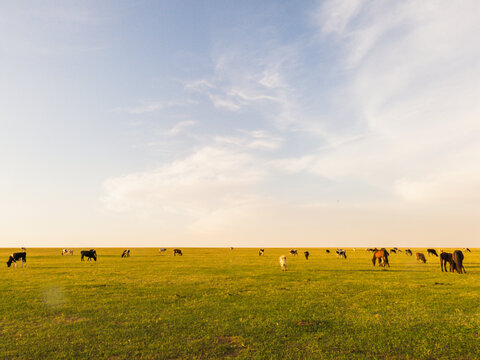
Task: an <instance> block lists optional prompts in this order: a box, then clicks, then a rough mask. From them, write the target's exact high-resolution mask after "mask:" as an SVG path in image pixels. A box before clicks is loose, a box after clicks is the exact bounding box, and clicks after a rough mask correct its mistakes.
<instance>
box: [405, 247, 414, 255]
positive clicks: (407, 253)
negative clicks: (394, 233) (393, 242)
mask: <svg viewBox="0 0 480 360" xmlns="http://www.w3.org/2000/svg"><path fill="white" fill-rule="evenodd" d="M405 255H410V256H413V254H412V250H410V249H407V250H405Z"/></svg>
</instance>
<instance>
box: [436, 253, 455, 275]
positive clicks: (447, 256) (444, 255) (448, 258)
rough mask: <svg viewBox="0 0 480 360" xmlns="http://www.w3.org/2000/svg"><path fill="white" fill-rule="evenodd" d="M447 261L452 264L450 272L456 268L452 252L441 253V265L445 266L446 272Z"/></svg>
mask: <svg viewBox="0 0 480 360" xmlns="http://www.w3.org/2000/svg"><path fill="white" fill-rule="evenodd" d="M447 262H448V264H449V265H450V272H453V271H454V270H455V267H456V266H455V262H454V261H453V255H452V254H451V253H446V252H442V253H441V254H440V267H441V268H442V272H443V268H445V272H447Z"/></svg>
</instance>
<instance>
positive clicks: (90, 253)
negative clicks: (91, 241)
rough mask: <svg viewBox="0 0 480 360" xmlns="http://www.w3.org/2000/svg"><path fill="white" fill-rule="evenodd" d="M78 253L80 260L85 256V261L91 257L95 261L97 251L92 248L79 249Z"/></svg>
mask: <svg viewBox="0 0 480 360" xmlns="http://www.w3.org/2000/svg"><path fill="white" fill-rule="evenodd" d="M80 255H82V258H81V259H80V260H82V261H83V258H84V257H85V256H86V257H87V261H90V260H91V259H93V260H95V261H97V252H96V251H95V250H93V249H90V250H82V251H80Z"/></svg>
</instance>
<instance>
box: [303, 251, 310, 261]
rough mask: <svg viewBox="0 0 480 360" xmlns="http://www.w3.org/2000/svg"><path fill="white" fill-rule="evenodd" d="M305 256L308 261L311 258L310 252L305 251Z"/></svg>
mask: <svg viewBox="0 0 480 360" xmlns="http://www.w3.org/2000/svg"><path fill="white" fill-rule="evenodd" d="M303 254H304V255H305V259H307V260H308V257H309V256H310V253H309V252H308V251H305V252H304V253H303Z"/></svg>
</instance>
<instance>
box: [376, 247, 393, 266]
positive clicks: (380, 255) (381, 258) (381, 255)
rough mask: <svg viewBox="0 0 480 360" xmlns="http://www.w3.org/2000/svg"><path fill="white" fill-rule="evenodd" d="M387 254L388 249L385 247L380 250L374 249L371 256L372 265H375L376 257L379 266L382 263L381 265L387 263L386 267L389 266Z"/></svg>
mask: <svg viewBox="0 0 480 360" xmlns="http://www.w3.org/2000/svg"><path fill="white" fill-rule="evenodd" d="M388 255H389V254H388V251H387V249H385V248H383V249H380V250H377V249H375V250H374V252H373V258H372V263H373V266H375V262H376V261H377V259H378V265H379V266H380V265H382V266H383V267H385V266H386V265H388V267H390V263H389V262H388Z"/></svg>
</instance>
